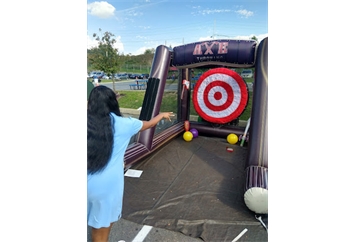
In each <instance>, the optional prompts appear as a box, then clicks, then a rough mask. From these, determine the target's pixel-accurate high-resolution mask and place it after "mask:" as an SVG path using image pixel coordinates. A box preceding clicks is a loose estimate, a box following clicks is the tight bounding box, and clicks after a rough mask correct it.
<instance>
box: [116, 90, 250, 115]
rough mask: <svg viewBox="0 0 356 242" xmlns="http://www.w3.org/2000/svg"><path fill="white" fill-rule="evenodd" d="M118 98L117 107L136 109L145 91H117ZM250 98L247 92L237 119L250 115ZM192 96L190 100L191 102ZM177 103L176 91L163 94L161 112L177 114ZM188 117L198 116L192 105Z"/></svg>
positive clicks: (191, 104)
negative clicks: (243, 107) (245, 102)
mask: <svg viewBox="0 0 356 242" xmlns="http://www.w3.org/2000/svg"><path fill="white" fill-rule="evenodd" d="M119 93H120V97H119V99H118V101H119V105H120V107H121V108H131V109H138V108H139V107H141V106H142V103H143V99H144V96H145V93H146V92H145V90H135V91H134V90H132V91H130V90H125V91H119ZM252 97H253V93H252V92H249V101H248V104H247V106H246V108H245V111H244V112H243V113H242V114H241V116H240V117H239V119H240V120H247V119H248V118H249V117H250V115H251V107H252ZM192 99H193V98H192V96H191V98H190V100H192ZM177 103H178V94H177V91H170V92H168V91H167V92H165V93H164V95H163V99H162V104H161V109H160V110H161V112H164V111H166V112H167V111H172V112H177V111H176V110H177ZM190 115H198V114H197V112H196V111H195V109H194V105H193V103H192V102H191V103H190Z"/></svg>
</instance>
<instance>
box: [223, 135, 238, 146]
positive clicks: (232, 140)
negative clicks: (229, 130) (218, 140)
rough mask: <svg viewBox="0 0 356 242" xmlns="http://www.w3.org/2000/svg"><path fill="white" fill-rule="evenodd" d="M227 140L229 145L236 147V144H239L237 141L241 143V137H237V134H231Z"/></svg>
mask: <svg viewBox="0 0 356 242" xmlns="http://www.w3.org/2000/svg"><path fill="white" fill-rule="evenodd" d="M226 140H227V142H228V143H229V144H232V145H234V144H236V143H237V141H239V137H237V135H236V134H229V135H228V136H227V138H226Z"/></svg>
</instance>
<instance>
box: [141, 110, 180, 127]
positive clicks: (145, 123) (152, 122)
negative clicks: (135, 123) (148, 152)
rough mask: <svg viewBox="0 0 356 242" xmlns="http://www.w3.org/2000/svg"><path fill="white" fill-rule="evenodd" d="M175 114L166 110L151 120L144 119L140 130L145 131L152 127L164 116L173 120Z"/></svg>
mask: <svg viewBox="0 0 356 242" xmlns="http://www.w3.org/2000/svg"><path fill="white" fill-rule="evenodd" d="M173 116H174V114H173V112H164V113H160V114H158V115H157V116H156V117H154V118H152V119H151V120H150V121H142V122H143V125H142V128H141V130H140V131H144V130H146V129H149V128H152V127H153V126H155V125H156V124H157V123H158V122H159V121H161V120H162V119H163V118H165V119H168V120H169V121H171V117H173Z"/></svg>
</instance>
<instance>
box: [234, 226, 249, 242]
mask: <svg viewBox="0 0 356 242" xmlns="http://www.w3.org/2000/svg"><path fill="white" fill-rule="evenodd" d="M246 232H247V229H244V230H242V232H241V233H240V234H239V235H238V236H236V238H235V239H234V240H233V241H232V242H236V241H238V240H239V239H240V238H241V237H242V235H244V234H245V233H246Z"/></svg>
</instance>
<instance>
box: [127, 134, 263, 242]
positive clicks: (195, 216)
mask: <svg viewBox="0 0 356 242" xmlns="http://www.w3.org/2000/svg"><path fill="white" fill-rule="evenodd" d="M228 147H229V148H233V151H232V152H228V151H227V149H226V148H228ZM246 159H247V147H240V146H239V145H237V144H236V145H230V144H229V143H227V141H226V139H222V138H216V137H204V136H199V137H197V138H195V139H193V140H192V141H190V142H186V141H184V140H183V138H182V137H177V138H176V139H173V140H172V141H171V142H170V143H169V144H167V145H166V146H164V147H163V148H162V149H160V150H158V151H157V152H155V153H154V154H152V155H151V156H150V157H149V158H147V159H146V160H144V161H142V162H140V163H138V164H136V165H134V166H133V167H131V169H136V170H142V171H143V173H142V175H141V176H140V177H139V178H132V177H125V193H124V205H123V206H124V207H123V218H124V219H127V220H129V221H132V222H136V223H139V224H144V225H151V226H154V227H159V228H165V229H168V230H172V231H176V232H181V233H183V234H185V235H188V236H191V237H194V238H200V239H201V240H203V241H233V239H234V238H236V236H238V235H239V234H240V233H241V232H242V231H243V230H244V229H245V228H246V229H247V232H246V233H245V234H244V235H243V236H242V237H241V238H240V239H239V240H238V241H239V242H240V241H254V242H257V241H268V236H267V231H266V229H265V228H264V227H263V226H262V224H261V223H260V222H259V221H258V220H257V219H256V217H255V214H254V213H253V212H252V211H250V210H249V209H248V208H247V207H246V205H245V203H244V199H243V194H244V186H245V173H244V170H245V163H246Z"/></svg>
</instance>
